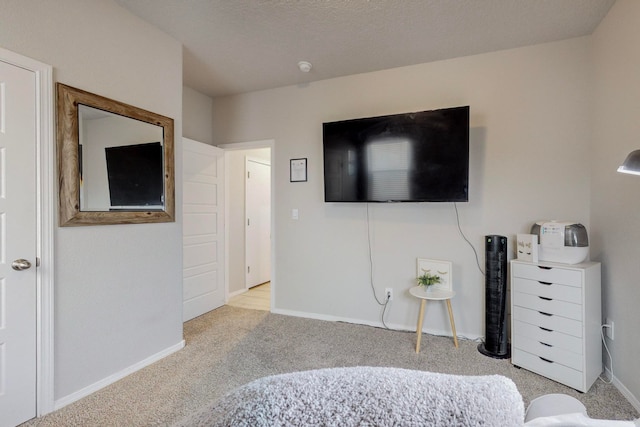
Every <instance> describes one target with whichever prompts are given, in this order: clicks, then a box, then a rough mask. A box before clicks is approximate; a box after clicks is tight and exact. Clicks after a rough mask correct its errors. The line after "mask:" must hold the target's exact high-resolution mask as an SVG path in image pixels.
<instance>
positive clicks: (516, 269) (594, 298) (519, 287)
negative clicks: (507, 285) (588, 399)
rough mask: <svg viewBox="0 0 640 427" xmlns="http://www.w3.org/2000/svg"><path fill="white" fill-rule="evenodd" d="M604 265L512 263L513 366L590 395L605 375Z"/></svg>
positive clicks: (593, 263)
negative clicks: (590, 390) (602, 294)
mask: <svg viewBox="0 0 640 427" xmlns="http://www.w3.org/2000/svg"><path fill="white" fill-rule="evenodd" d="M601 321H602V315H601V304H600V263H597V262H588V263H584V264H574V265H567V264H555V263H547V262H540V263H537V264H533V263H530V262H523V261H517V260H513V261H511V363H513V364H514V365H516V366H520V367H522V368H525V369H528V370H530V371H533V372H535V373H537V374H540V375H543V376H545V377H547V378H550V379H552V380H554V381H557V382H559V383H562V384H565V385H568V386H569V387H572V388H574V389H576V390H579V391H582V392H586V391H587V390H589V388H590V387H591V385H592V384H593V382H594V381H595V380H596V379H597V378H598V376H599V375H600V374H601V373H602V341H601V338H600V327H601Z"/></svg>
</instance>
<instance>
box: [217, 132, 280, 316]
mask: <svg viewBox="0 0 640 427" xmlns="http://www.w3.org/2000/svg"><path fill="white" fill-rule="evenodd" d="M218 147H219V148H222V149H224V150H225V151H232V150H253V149H256V148H270V149H271V230H272V232H271V307H272V308H273V307H275V289H276V286H277V280H276V269H275V263H274V262H273V259H274V254H275V247H276V246H275V245H276V233H275V215H274V214H273V209H274V206H275V197H276V190H275V171H276V161H275V140H273V139H263V140H257V141H247V142H236V143H230V144H221V145H218ZM228 173H229V167H228V165H226V156H225V180H224V182H225V223H224V226H225V236H229V233H230V231H229V221H228V220H227V218H229V204H230V203H229V199H228V197H229V188H228V185H229V175H228ZM228 254H229V239H225V263H226V265H225V289H227V291H228V290H229V268H230V267H229V256H228ZM242 292H244V290H242V291H239V292H235V293H233V295H230V294H228V295H227V301H228V300H229V298H230V297H231V296H234V295H237V294H239V293H242Z"/></svg>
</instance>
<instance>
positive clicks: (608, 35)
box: [591, 0, 640, 410]
mask: <svg viewBox="0 0 640 427" xmlns="http://www.w3.org/2000/svg"><path fill="white" fill-rule="evenodd" d="M638 22H640V2H638V1H636V0H618V1H617V2H616V3H615V4H614V5H613V7H612V8H611V10H610V11H609V14H608V15H607V17H606V18H605V19H604V20H603V22H602V23H601V24H600V26H599V27H598V29H597V31H596V32H595V33H594V35H593V58H594V66H593V76H594V99H593V101H594V102H593V103H592V105H593V110H592V117H593V127H592V128H593V146H592V149H593V161H592V163H591V180H592V188H593V193H592V202H591V212H592V225H593V231H594V232H593V233H592V235H591V244H592V251H591V253H592V256H593V257H594V258H596V259H598V260H600V261H602V263H603V268H602V272H603V276H602V301H603V306H602V314H603V317H609V318H610V319H612V320H613V321H614V322H615V331H614V332H615V341H610V340H607V344H608V345H609V348H610V350H611V354H612V356H613V367H614V375H615V377H616V378H617V379H618V381H620V382H621V383H622V386H624V387H625V388H626V390H627V391H628V392H629V393H631V394H633V395H634V396H636V397H635V399H634V400H633V399H632V402H633V403H635V405H636V408H638V409H639V410H640V402H638V398H639V397H640V363H638V354H640V340H639V339H638V325H640V311H639V310H638V308H637V306H638V303H639V302H640V263H639V262H638V260H639V259H640V216H639V215H638V212H640V197H638V195H639V194H640V178H639V177H636V176H631V175H623V174H620V173H617V172H616V169H617V168H618V166H619V165H620V164H621V163H622V161H623V160H624V158H625V157H626V155H627V154H628V153H629V152H631V151H632V150H636V149H638V148H640V120H639V119H638V117H640V50H638V49H637V48H636V47H637V46H638V45H639V44H640V32H638ZM603 360H605V362H606V364H607V366H608V367H610V366H611V364H610V362H609V357H608V355H606V354H605V355H604V358H603ZM623 390H624V389H623Z"/></svg>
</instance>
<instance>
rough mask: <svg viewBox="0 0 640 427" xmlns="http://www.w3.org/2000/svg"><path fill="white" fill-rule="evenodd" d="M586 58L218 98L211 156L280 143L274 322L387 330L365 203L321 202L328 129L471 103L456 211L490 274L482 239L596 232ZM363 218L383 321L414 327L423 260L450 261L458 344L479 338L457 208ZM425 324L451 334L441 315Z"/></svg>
mask: <svg viewBox="0 0 640 427" xmlns="http://www.w3.org/2000/svg"><path fill="white" fill-rule="evenodd" d="M589 59H590V58H589V39H588V38H578V39H572V40H567V41H562V42H557V43H550V44H544V45H538V46H533V47H526V48H520V49H514V50H507V51H501V52H496V53H490V54H484V55H477V56H471V57H465V58H460V59H454V60H448V61H441V62H435V63H430V64H422V65H417V66H412V67H404V68H397V69H392V70H386V71H380V72H374V73H368V74H361V75H354V76H349V77H344V78H337V79H331V80H326V81H321V82H316V83H312V84H309V85H305V86H290V87H284V88H279V89H274V90H267V91H261V92H253V93H249V94H245V95H240V96H233V97H227V98H219V99H216V100H214V112H213V113H214V116H213V117H214V127H213V128H214V136H215V139H214V143H215V144H216V145H218V144H225V143H230V142H234V141H249V140H259V139H267V138H268V139H274V140H275V150H274V153H273V156H274V157H273V158H274V164H275V165H276V168H277V169H276V172H275V191H276V200H275V206H274V215H275V230H274V237H275V239H276V248H275V253H274V257H275V268H276V270H277V279H276V281H277V283H276V285H277V286H276V287H275V307H273V310H274V311H276V312H282V313H295V314H301V315H305V316H311V317H318V318H334V319H345V320H352V321H355V322H359V323H368V324H376V325H379V324H380V312H381V310H380V308H379V306H378V305H377V304H376V302H375V300H374V299H373V296H372V293H371V287H370V283H369V252H368V247H367V225H366V216H367V212H366V205H364V204H327V203H324V202H323V182H322V180H323V174H322V123H323V122H326V121H334V120H343V119H350V118H356V117H367V116H375V115H384V114H392V113H400V112H408V111H419V110H427V109H434V108H441V107H451V106H458V105H470V106H471V137H470V151H471V152H470V163H471V169H470V200H469V203H460V204H458V209H459V213H460V222H461V226H462V229H463V230H464V232H465V233H466V235H467V237H468V238H469V239H470V241H471V242H472V243H473V244H474V246H475V247H476V249H477V250H478V252H479V255H480V263H481V265H482V267H483V268H484V246H483V244H484V236H485V235H487V234H503V235H506V236H508V237H509V239H510V252H511V251H512V243H513V238H514V236H515V234H516V233H519V232H526V231H528V230H529V227H530V225H531V223H532V222H534V221H535V220H539V219H550V218H557V219H567V220H576V221H580V222H582V223H583V224H585V225H586V226H587V227H589V219H590V218H589V206H590V198H589V194H590V192H589V173H590V171H589V168H588V166H586V165H588V163H589V148H590V147H589V135H590V133H589V123H590V121H589V116H588V113H589V107H588V106H589V101H590V98H589V95H588V94H589V86H588V83H589V81H588V78H589V65H590V61H589ZM297 157H307V158H308V168H309V169H308V174H309V180H308V182H307V183H290V182H289V166H288V165H289V159H291V158H297ZM278 165H279V166H278ZM292 208H298V209H299V213H300V219H299V220H297V221H295V220H292V219H291V218H290V212H291V209H292ZM369 214H370V218H371V228H370V233H371V239H372V255H373V260H374V267H373V274H374V285H375V288H376V290H377V293H378V296H379V297H380V298H381V297H382V293H383V291H384V288H385V287H392V288H394V295H395V300H394V301H393V303H392V305H391V307H390V310H389V311H388V314H387V317H386V323H387V324H388V325H391V326H392V327H396V328H406V329H413V328H415V320H416V318H417V313H418V302H417V301H416V300H415V299H412V297H410V296H409V295H408V289H409V288H410V287H411V286H412V285H413V278H414V277H415V262H416V261H415V259H416V257H425V258H437V259H445V260H451V261H453V274H454V276H453V277H454V280H453V284H454V288H455V290H456V292H457V294H458V295H457V296H456V298H455V299H454V300H453V308H454V313H455V316H456V326H457V327H458V332H459V333H460V334H462V335H466V336H471V337H476V336H481V335H483V334H484V326H483V322H484V302H483V301H484V279H483V276H482V275H481V273H480V272H479V271H478V268H477V267H476V261H475V258H474V255H473V252H472V250H471V249H470V248H469V246H468V245H467V244H466V243H465V242H464V240H463V239H462V237H461V236H460V234H459V232H458V229H457V226H456V216H455V211H454V207H453V205H452V204H449V203H444V204H437V203H431V204H429V203H427V204H373V205H371V206H370V213H369ZM425 324H426V325H428V326H427V327H426V328H427V330H430V331H434V332H442V333H447V334H449V333H450V328H449V325H448V318H447V317H446V310H444V309H443V308H442V307H439V306H438V304H433V305H432V306H431V307H430V308H429V309H428V312H427V320H426V322H425Z"/></svg>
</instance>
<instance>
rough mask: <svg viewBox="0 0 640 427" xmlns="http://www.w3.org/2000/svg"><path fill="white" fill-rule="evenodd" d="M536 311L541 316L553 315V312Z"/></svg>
mask: <svg viewBox="0 0 640 427" xmlns="http://www.w3.org/2000/svg"><path fill="white" fill-rule="evenodd" d="M538 313H540V314H542V315H543V316H553V314H551V313H545V312H544V311H538Z"/></svg>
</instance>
